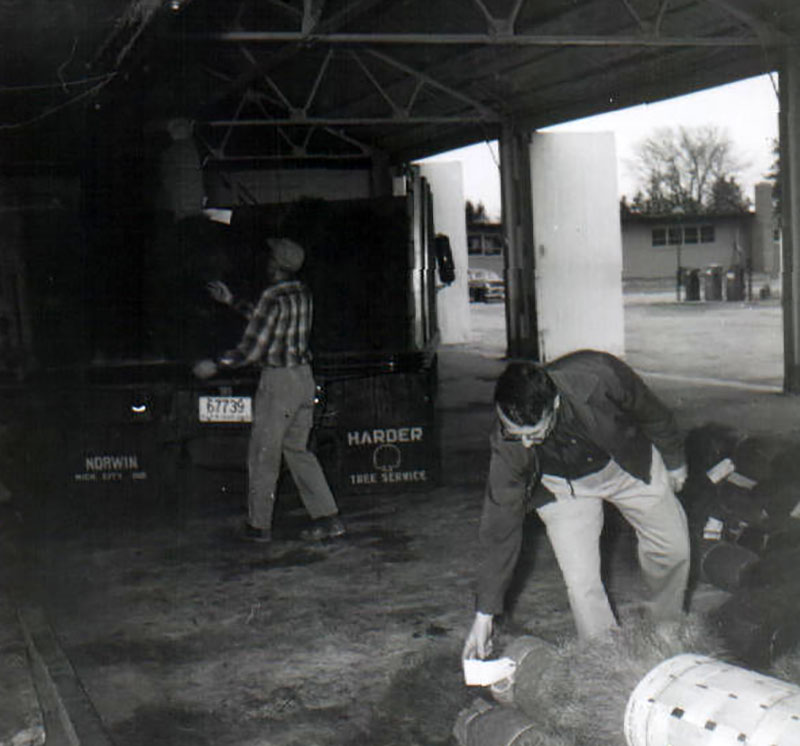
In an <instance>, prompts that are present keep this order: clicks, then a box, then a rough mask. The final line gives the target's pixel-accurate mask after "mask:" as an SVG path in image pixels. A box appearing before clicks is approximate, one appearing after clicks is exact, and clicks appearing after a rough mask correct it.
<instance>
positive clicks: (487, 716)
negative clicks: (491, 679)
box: [453, 698, 576, 746]
mask: <svg viewBox="0 0 800 746" xmlns="http://www.w3.org/2000/svg"><path fill="white" fill-rule="evenodd" d="M453 735H454V736H455V739H456V741H457V742H458V744H459V746H576V744H575V742H574V741H572V740H568V739H566V738H562V737H561V736H559V735H556V734H553V733H549V732H547V731H545V730H544V729H543V728H542V726H541V725H540V724H539V723H537V722H535V721H533V720H532V719H531V718H530V717H528V716H527V715H526V714H525V713H523V712H522V711H521V710H518V709H517V708H516V707H510V706H506V705H492V704H490V703H489V702H487V701H486V700H484V699H480V698H476V699H475V700H474V702H473V703H472V704H471V705H470V706H469V707H467V708H466V709H464V710H462V711H461V712H460V713H459V715H458V718H457V719H456V724H455V726H454V727H453Z"/></svg>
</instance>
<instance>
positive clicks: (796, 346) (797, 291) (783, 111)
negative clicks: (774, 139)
mask: <svg viewBox="0 0 800 746" xmlns="http://www.w3.org/2000/svg"><path fill="white" fill-rule="evenodd" d="M779 88H780V163H781V202H782V210H783V212H782V239H783V245H782V249H781V256H782V259H783V272H782V291H781V297H782V304H783V342H784V350H783V356H784V381H783V388H784V390H785V391H786V392H787V393H792V394H797V393H800V305H799V301H800V278H799V277H798V271H799V270H800V205H798V204H797V199H798V196H800V50H798V48H797V47H794V46H787V47H785V48H784V53H783V63H782V65H781V70H780V86H779Z"/></svg>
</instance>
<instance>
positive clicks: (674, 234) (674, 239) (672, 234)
mask: <svg viewBox="0 0 800 746" xmlns="http://www.w3.org/2000/svg"><path fill="white" fill-rule="evenodd" d="M682 237H683V231H682V230H681V229H680V227H677V228H670V229H669V231H667V238H668V239H669V245H670V246H676V245H677V244H679V243H681V238H682Z"/></svg>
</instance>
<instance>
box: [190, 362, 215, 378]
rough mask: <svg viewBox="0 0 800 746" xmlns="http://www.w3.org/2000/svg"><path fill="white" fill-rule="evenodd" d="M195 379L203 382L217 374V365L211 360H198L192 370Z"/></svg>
mask: <svg viewBox="0 0 800 746" xmlns="http://www.w3.org/2000/svg"><path fill="white" fill-rule="evenodd" d="M192 373H194V375H195V377H196V378H200V379H202V380H205V379H206V378H211V377H212V376H215V375H216V374H217V364H216V363H215V362H214V361H213V360H200V361H199V362H197V363H195V364H194V367H193V368H192Z"/></svg>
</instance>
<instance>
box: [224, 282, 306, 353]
mask: <svg viewBox="0 0 800 746" xmlns="http://www.w3.org/2000/svg"><path fill="white" fill-rule="evenodd" d="M312 314H313V301H312V298H311V293H310V291H309V290H308V288H307V287H306V286H305V284H304V283H302V282H301V281H299V280H290V281H287V282H279V283H276V284H275V285H270V286H269V287H268V288H267V289H266V290H265V291H264V292H263V293H262V294H261V298H259V301H258V303H257V304H256V306H255V308H254V309H253V311H252V313H251V314H249V316H250V320H249V322H248V324H247V327H246V328H245V330H244V334H243V335H242V339H241V341H240V342H239V344H238V345H237V346H236V348H235V349H233V350H229V351H228V352H226V353H225V354H224V355H223V356H222V358H220V361H219V363H220V365H223V366H226V367H230V368H240V367H242V366H245V365H256V364H260V365H263V366H270V367H276V368H277V367H280V368H285V367H291V366H294V365H304V364H306V363H309V362H310V361H311V351H310V350H309V347H308V338H309V335H310V333H311V319H312Z"/></svg>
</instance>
